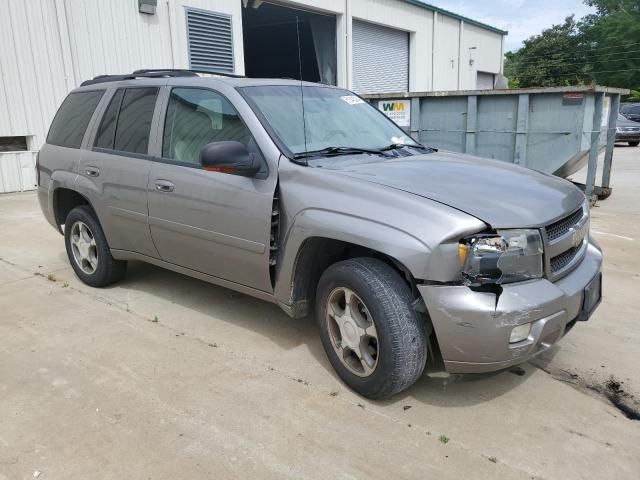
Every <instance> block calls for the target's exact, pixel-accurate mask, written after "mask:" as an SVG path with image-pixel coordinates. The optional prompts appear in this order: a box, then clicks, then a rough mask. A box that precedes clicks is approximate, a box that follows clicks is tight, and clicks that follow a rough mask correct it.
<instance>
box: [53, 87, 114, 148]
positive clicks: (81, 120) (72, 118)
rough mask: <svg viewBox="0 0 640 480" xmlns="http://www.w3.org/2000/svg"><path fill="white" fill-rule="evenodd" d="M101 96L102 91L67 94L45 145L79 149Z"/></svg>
mask: <svg viewBox="0 0 640 480" xmlns="http://www.w3.org/2000/svg"><path fill="white" fill-rule="evenodd" d="M103 94H104V90H93V91H90V92H76V93H71V94H69V96H68V97H67V98H66V99H65V100H64V102H62V105H61V106H60V108H59V109H58V113H56V116H55V118H54V119H53V122H52V123H51V128H50V129H49V135H47V143H49V144H52V145H60V146H61V147H70V148H80V144H81V143H82V138H83V137H84V132H85V131H86V129H87V126H88V125H89V121H90V120H91V116H92V115H93V112H94V111H95V109H96V107H97V106H98V102H100V99H101V98H102V95H103Z"/></svg>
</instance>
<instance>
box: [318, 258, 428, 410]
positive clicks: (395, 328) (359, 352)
mask: <svg viewBox="0 0 640 480" xmlns="http://www.w3.org/2000/svg"><path fill="white" fill-rule="evenodd" d="M411 303H412V295H411V289H410V288H409V286H408V285H407V283H406V282H405V281H404V280H403V279H402V277H401V276H400V275H399V274H398V272H396V271H395V270H394V269H393V268H391V267H390V266H389V265H387V264H386V263H384V262H382V261H380V260H377V259H374V258H355V259H351V260H346V261H343V262H339V263H336V264H334V265H332V266H330V267H329V268H328V269H327V270H325V272H324V273H323V274H322V276H321V278H320V281H319V283H318V290H317V294H316V319H317V322H318V327H319V330H320V336H321V339H322V344H323V346H324V350H325V352H326V354H327V356H328V357H329V361H330V362H331V364H332V365H333V368H334V369H335V370H336V372H337V373H338V375H339V376H340V378H341V379H342V380H343V381H344V382H345V383H346V384H347V385H348V386H349V387H351V388H352V389H353V390H355V391H356V392H358V393H360V394H361V395H363V396H365V397H368V398H375V399H380V398H387V397H390V396H392V395H394V394H396V393H398V392H400V391H402V390H404V389H406V388H408V387H410V386H411V385H413V383H415V381H416V380H417V379H418V378H420V376H421V375H422V372H423V370H424V366H425V363H426V360H427V338H426V335H425V331H424V320H423V319H422V318H421V317H420V315H419V314H418V313H417V312H416V311H415V310H414V309H413V308H412V306H411Z"/></svg>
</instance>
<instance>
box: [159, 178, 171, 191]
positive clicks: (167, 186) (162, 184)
mask: <svg viewBox="0 0 640 480" xmlns="http://www.w3.org/2000/svg"><path fill="white" fill-rule="evenodd" d="M174 188H175V185H174V184H173V183H171V182H169V181H168V180H157V181H156V190H158V191H159V192H173V189H174Z"/></svg>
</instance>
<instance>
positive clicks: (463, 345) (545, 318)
mask: <svg viewBox="0 0 640 480" xmlns="http://www.w3.org/2000/svg"><path fill="white" fill-rule="evenodd" d="M601 265H602V253H601V251H600V249H599V247H598V246H597V245H596V244H595V243H593V242H590V243H589V246H588V249H587V254H586V256H585V258H584V259H583V260H582V262H581V263H580V265H578V267H577V268H576V269H575V270H573V271H572V272H571V273H570V274H568V275H567V276H566V277H564V278H562V279H561V280H559V281H557V282H555V283H552V282H550V281H548V280H546V279H539V280H532V281H528V282H519V283H513V284H508V285H504V286H503V290H502V293H501V294H500V295H496V294H494V293H490V292H478V291H474V290H472V289H470V288H468V287H466V286H461V285H454V286H444V285H421V286H419V287H418V290H419V291H420V293H421V295H422V296H423V298H424V300H425V303H426V305H427V310H428V312H429V316H430V318H431V320H432V322H433V328H434V331H435V334H436V337H437V339H438V344H439V346H440V350H441V352H442V357H443V360H444V363H445V367H446V368H447V370H448V371H449V372H452V373H475V372H486V371H493V370H499V369H501V368H506V367H508V366H510V365H514V364H518V363H522V362H524V361H526V360H528V359H529V358H531V357H533V356H535V355H537V354H538V353H540V352H542V351H544V350H546V349H547V348H549V347H550V346H551V345H553V344H554V343H555V342H556V341H558V340H559V339H560V338H562V336H563V335H564V332H565V329H566V325H567V323H569V322H571V321H572V320H574V319H576V317H577V316H578V314H579V312H580V308H581V305H582V301H583V290H584V288H585V286H586V285H587V284H588V283H589V282H590V281H591V280H592V279H593V278H594V277H595V276H596V275H597V273H598V272H599V271H600V269H601ZM530 322H531V323H532V330H531V333H530V334H529V337H528V338H527V339H526V340H523V341H522V342H518V343H514V344H510V343H509V337H510V335H511V331H512V330H513V327H515V326H517V325H522V324H525V323H530Z"/></svg>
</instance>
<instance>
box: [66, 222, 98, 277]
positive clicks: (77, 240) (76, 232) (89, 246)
mask: <svg viewBox="0 0 640 480" xmlns="http://www.w3.org/2000/svg"><path fill="white" fill-rule="evenodd" d="M70 241H71V251H72V252H73V259H74V260H75V262H76V265H78V267H80V270H82V271H83V272H84V273H86V274H87V275H92V274H93V273H95V271H96V269H97V268H98V247H97V246H96V239H95V237H94V235H93V232H92V231H91V229H90V228H89V227H88V226H87V224H86V223H84V222H81V221H77V222H75V223H74V224H73V225H72V226H71V234H70Z"/></svg>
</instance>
